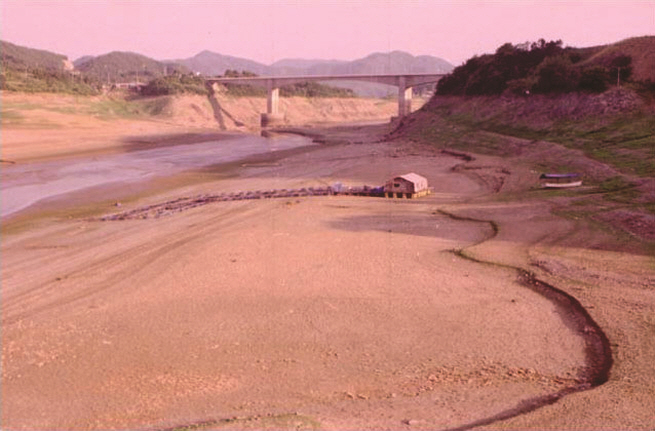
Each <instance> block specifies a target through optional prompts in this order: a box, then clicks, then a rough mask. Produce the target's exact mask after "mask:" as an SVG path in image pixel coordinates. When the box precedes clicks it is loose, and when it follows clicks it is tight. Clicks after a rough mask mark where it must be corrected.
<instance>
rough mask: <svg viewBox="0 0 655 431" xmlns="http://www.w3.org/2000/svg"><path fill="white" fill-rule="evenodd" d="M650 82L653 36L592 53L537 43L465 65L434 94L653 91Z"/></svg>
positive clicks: (508, 47) (654, 76) (654, 65)
mask: <svg viewBox="0 0 655 431" xmlns="http://www.w3.org/2000/svg"><path fill="white" fill-rule="evenodd" d="M654 82H655V36H645V37H640V38H632V39H627V40H625V41H622V42H618V43H616V44H613V45H608V46H599V47H591V48H571V47H563V43H562V41H561V40H558V41H550V42H546V41H545V40H543V39H541V40H539V41H538V42H534V43H532V44H528V43H525V44H519V45H512V44H511V43H506V44H504V45H502V46H500V47H499V48H498V49H497V50H496V52H495V53H494V54H486V55H482V56H479V57H478V56H476V57H473V58H471V59H469V60H468V61H467V62H466V63H465V64H463V65H461V66H459V67H457V68H455V70H453V72H452V73H450V74H449V75H447V76H446V77H444V78H443V79H442V80H441V81H440V82H439V85H438V87H437V94H439V95H499V94H503V93H505V92H511V93H514V94H528V93H542V94H552V93H568V92H573V91H583V92H591V93H600V92H603V91H605V90H607V89H608V88H609V86H611V85H616V84H617V83H618V84H621V83H623V84H626V83H632V84H633V85H634V86H636V87H639V88H645V89H648V90H652V89H653V83H654Z"/></svg>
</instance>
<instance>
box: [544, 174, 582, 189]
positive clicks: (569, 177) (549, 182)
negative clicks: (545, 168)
mask: <svg viewBox="0 0 655 431" xmlns="http://www.w3.org/2000/svg"><path fill="white" fill-rule="evenodd" d="M539 179H540V180H541V187H543V188H546V189H551V188H552V189H564V188H569V187H580V186H581V185H582V176H581V175H580V174H578V173H568V174H541V176H540V177H539Z"/></svg>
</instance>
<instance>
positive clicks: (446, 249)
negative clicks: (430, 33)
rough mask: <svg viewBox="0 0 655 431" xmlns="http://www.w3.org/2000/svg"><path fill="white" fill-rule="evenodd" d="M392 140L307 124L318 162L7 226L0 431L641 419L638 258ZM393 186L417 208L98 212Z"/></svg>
mask: <svg viewBox="0 0 655 431" xmlns="http://www.w3.org/2000/svg"><path fill="white" fill-rule="evenodd" d="M386 131H388V130H386V129H385V126H375V127H373V126H368V127H363V126H361V127H354V128H350V129H335V130H332V131H327V132H322V133H324V134H326V138H325V139H324V141H325V142H327V143H326V144H323V145H321V146H319V147H311V148H308V149H306V150H302V151H300V150H299V151H295V152H292V153H289V154H286V155H284V156H283V157H281V156H275V155H271V156H270V157H268V158H265V159H259V160H256V161H253V162H251V163H246V162H244V163H237V164H231V165H229V166H227V165H217V166H214V167H210V168H203V169H202V170H198V171H196V172H193V173H187V174H185V175H177V176H176V177H175V178H174V179H170V178H169V179H166V178H162V179H157V180H152V181H150V182H148V184H146V185H143V188H142V189H138V192H139V193H138V195H137V196H131V197H130V196H129V193H127V192H126V191H125V190H120V193H123V195H124V196H125V197H126V199H125V200H123V201H122V204H121V206H120V207H116V206H112V205H110V204H109V203H108V202H103V203H98V204H97V205H95V207H94V208H88V202H90V201H93V199H91V197H89V196H86V197H85V196H82V195H79V196H77V198H79V200H76V201H66V200H64V201H57V202H54V203H52V206H50V207H47V208H46V207H44V208H42V211H41V210H40V211H36V212H32V213H30V214H29V215H26V216H23V217H22V218H21V217H17V218H15V219H13V221H12V219H9V220H8V222H6V223H3V224H4V226H3V229H5V231H6V233H5V235H3V241H2V329H3V330H2V425H3V427H4V428H8V429H13V428H21V429H24V428H32V429H33V428H36V429H53V428H57V429H72V428H75V429H90V428H95V429H107V428H121V429H127V428H130V429H133V428H148V429H153V428H154V429H167V428H174V427H185V426H189V427H192V426H194V425H197V426H198V427H204V428H207V429H211V428H221V427H226V428H252V427H255V428H262V427H274V428H298V427H300V428H339V429H342V428H357V429H359V428H373V429H399V428H410V427H414V428H428V429H448V428H458V427H464V428H466V427H470V426H474V425H480V426H494V427H495V426H509V427H514V428H535V427H536V428H542V427H551V428H558V427H567V428H572V427H580V428H585V429H587V428H649V427H653V426H655V418H654V417H653V414H652V412H653V411H655V393H654V391H653V387H655V372H654V371H653V369H652V358H653V357H654V356H655V341H653V333H654V330H655V320H654V319H653V316H654V315H655V297H654V293H653V289H654V284H655V276H654V271H653V269H654V268H653V259H652V257H650V256H646V255H639V254H634V253H629V252H625V251H621V250H620V247H617V248H615V249H614V250H613V251H603V250H597V249H592V248H589V247H587V246H586V244H589V243H591V242H592V238H594V237H595V236H596V235H597V232H595V231H593V230H592V229H591V227H590V226H587V225H586V224H584V223H581V222H580V223H577V222H575V221H572V220H565V219H562V218H559V217H556V216H554V215H552V214H551V213H550V211H549V209H550V206H549V205H550V204H549V203H548V202H546V201H543V200H541V199H522V200H521V201H520V202H517V201H514V200H513V199H512V198H511V197H512V195H511V193H509V194H507V195H504V198H503V199H502V200H499V199H496V198H494V193H493V191H494V190H495V186H494V184H496V182H495V179H497V176H498V175H501V176H504V177H510V179H507V178H505V179H504V184H514V183H513V181H514V182H516V184H520V183H521V182H522V181H530V178H531V177H530V172H529V170H528V169H527V168H523V167H521V166H511V167H508V166H505V165H504V163H503V161H502V160H500V159H494V158H484V159H480V158H478V159H477V160H476V161H475V162H473V163H478V164H479V165H480V166H484V167H483V168H480V169H476V170H466V169H461V165H462V164H466V163H470V162H467V161H465V160H463V159H462V157H457V156H456V155H449V154H442V153H437V152H435V151H433V150H430V149H427V148H422V147H418V146H416V145H414V144H410V143H408V142H405V141H402V140H397V141H392V142H379V138H380V137H382V136H383V134H384V133H385V132H386ZM330 137H332V141H330V139H329V138H330ZM149 139H151V144H152V145H154V146H155V147H156V146H157V144H158V143H159V142H162V143H166V142H168V143H169V144H170V141H166V139H163V138H156V139H155V138H149ZM329 142H341V143H338V144H334V143H333V144H330V143H329ZM354 142H357V143H356V144H355V143H354ZM3 145H4V144H3ZM3 151H4V149H3ZM457 166H460V168H456V167H457ZM407 172H416V173H419V174H422V175H424V176H426V177H427V178H428V180H429V182H430V184H431V186H433V187H434V193H433V194H431V195H430V196H428V197H425V198H420V199H415V200H398V199H384V198H365V197H354V196H313V197H284V198H279V199H266V200H239V201H222V202H214V203H210V204H207V205H203V206H198V207H194V208H189V209H188V210H185V211H180V212H175V213H172V214H170V215H167V216H162V217H159V218H149V219H144V220H121V221H101V220H100V218H101V216H103V215H109V214H114V213H119V212H122V211H129V210H134V209H138V208H140V207H143V206H147V205H153V204H157V203H160V202H165V201H167V200H174V199H177V198H181V197H188V196H196V195H202V194H208V193H235V192H238V191H244V190H267V189H298V188H308V187H325V186H326V185H328V184H331V183H333V182H335V181H340V182H343V183H345V184H350V185H364V184H367V185H378V184H381V183H383V182H384V181H385V179H387V178H388V177H389V176H391V175H393V174H399V173H400V174H402V173H407ZM472 172H475V173H476V174H475V175H473V174H472ZM118 192H119V191H117V190H112V189H111V187H109V188H108V189H107V191H106V193H107V195H112V193H118ZM85 205H87V206H85ZM79 207H84V208H85V210H84V211H79ZM80 214H81V215H80ZM571 238H577V240H576V241H574V242H575V245H572V244H571V243H572V241H571ZM563 239H565V240H566V241H564V240H563ZM607 241H609V239H608V240H607ZM563 244H564V245H563ZM605 248H607V247H605ZM519 270H527V271H530V272H531V273H532V275H533V276H534V277H536V278H538V279H539V280H541V281H540V282H543V284H544V285H546V288H550V287H552V288H555V289H557V290H558V291H559V292H561V293H562V294H563V295H564V298H565V299H564V300H562V299H561V298H560V299H554V298H553V295H552V294H551V293H552V291H545V290H541V291H540V290H539V289H540V288H538V287H535V286H536V285H535V282H534V278H529V277H528V279H526V278H525V273H524V272H521V271H519ZM521 274H523V276H521ZM546 288H544V289H546ZM544 292H546V293H544ZM548 292H550V293H548ZM568 295H570V296H568ZM576 299H577V301H579V303H578V305H579V306H580V308H579V309H578V308H576V306H575V304H573V303H572V302H570V301H571V300H573V301H574V302H575V300H576ZM562 301H564V302H566V301H569V302H568V303H564V302H562ZM572 304H573V305H572ZM585 313H586V314H585ZM603 337H607V338H603ZM603 343H605V344H603ZM610 350H611V352H610ZM607 354H609V357H607ZM608 360H609V363H608V362H604V363H603V362H602V361H608ZM609 365H613V367H612V369H611V370H610V372H609V375H607V373H605V375H602V374H603V372H604V371H605V372H606V371H607V370H604V371H603V367H606V366H609ZM607 378H609V380H608V381H607V382H606V383H605V382H604V380H606V379H607ZM599 383H604V384H602V385H600V386H597V387H595V388H593V389H591V388H592V387H593V386H595V385H597V384H599ZM581 389H590V390H584V391H580V390H581ZM558 394H559V395H558ZM542 405H543V407H542ZM537 407H539V408H537ZM502 421H505V422H502Z"/></svg>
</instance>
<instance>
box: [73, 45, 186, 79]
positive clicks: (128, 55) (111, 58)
mask: <svg viewBox="0 0 655 431" xmlns="http://www.w3.org/2000/svg"><path fill="white" fill-rule="evenodd" d="M78 70H79V71H80V72H81V73H83V74H85V75H87V76H90V77H93V78H95V79H97V80H99V81H101V82H104V83H115V82H135V81H137V80H138V81H140V82H148V81H150V80H151V79H153V78H158V77H161V76H165V75H169V74H174V73H182V74H188V73H190V70H189V69H188V68H186V67H185V66H182V65H179V64H175V63H163V62H160V61H157V60H153V59H152V58H149V57H146V56H145V55H141V54H136V53H133V52H119V51H114V52H110V53H108V54H104V55H100V56H98V57H94V58H91V59H88V60H86V61H84V62H82V63H81V64H79V67H78Z"/></svg>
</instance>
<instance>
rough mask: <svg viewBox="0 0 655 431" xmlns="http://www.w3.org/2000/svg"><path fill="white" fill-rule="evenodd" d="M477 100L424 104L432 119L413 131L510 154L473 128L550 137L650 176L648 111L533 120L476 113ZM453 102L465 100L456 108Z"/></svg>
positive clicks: (653, 126)
mask: <svg viewBox="0 0 655 431" xmlns="http://www.w3.org/2000/svg"><path fill="white" fill-rule="evenodd" d="M480 103H486V102H485V101H484V100H483V101H467V100H460V101H453V102H446V103H443V104H440V105H438V106H432V107H430V108H428V111H429V112H432V113H434V114H435V118H436V121H434V122H433V123H432V124H430V125H426V126H425V127H424V128H423V130H420V131H417V133H415V137H416V138H418V139H421V140H424V141H429V142H433V143H438V144H437V146H439V147H443V146H449V147H451V148H457V149H462V150H468V151H473V152H478V153H481V154H493V155H501V156H503V155H511V153H510V152H508V151H507V150H506V149H505V148H504V147H503V145H502V138H498V139H494V138H493V137H490V136H485V135H484V134H481V133H479V132H491V133H493V134H498V135H504V136H511V137H515V138H519V139H524V140H527V141H548V142H555V143H558V144H561V145H564V146H565V147H568V148H571V149H579V150H582V151H583V153H584V154H585V155H586V156H587V157H589V158H591V159H594V160H597V161H599V162H602V163H605V164H607V165H610V166H613V167H614V168H616V169H617V170H619V171H620V172H622V173H625V174H632V175H638V176H641V177H653V176H655V121H653V118H652V113H650V112H645V111H634V112H629V113H622V114H616V115H615V116H613V117H607V118H602V119H599V118H595V117H590V118H582V119H576V120H572V119H569V118H560V119H553V120H548V121H546V122H544V121H533V120H532V119H531V118H529V117H526V118H525V119H523V118H521V119H519V120H517V119H516V118H514V117H513V116H503V114H502V113H500V114H496V113H494V114H481V113H478V112H479V110H480V109H482V108H484V109H486V108H485V107H484V106H482V107H481V106H478V105H479V104H480ZM489 103H492V102H489ZM458 104H464V105H465V106H466V104H470V106H466V107H465V108H462V107H461V106H458ZM454 111H457V112H454ZM482 112H483V111H482ZM508 113H511V112H508ZM531 121H533V123H531ZM471 138H473V139H471Z"/></svg>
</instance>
